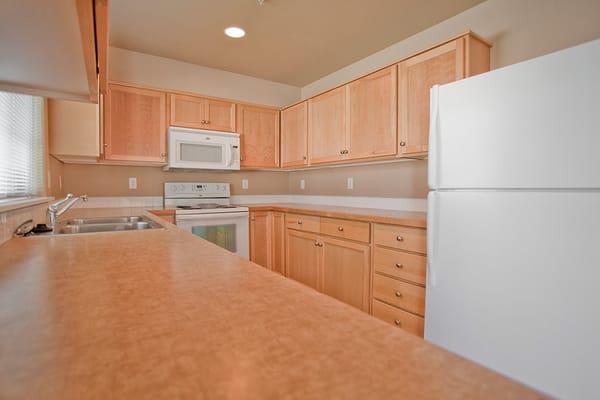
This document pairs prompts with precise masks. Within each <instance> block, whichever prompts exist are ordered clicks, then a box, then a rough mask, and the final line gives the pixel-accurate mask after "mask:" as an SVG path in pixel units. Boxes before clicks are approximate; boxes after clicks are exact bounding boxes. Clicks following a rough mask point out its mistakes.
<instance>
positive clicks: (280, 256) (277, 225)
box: [271, 211, 285, 275]
mask: <svg viewBox="0 0 600 400" xmlns="http://www.w3.org/2000/svg"><path fill="white" fill-rule="evenodd" d="M271 217H272V218H271V222H272V225H273V226H272V232H273V236H272V239H271V247H272V253H271V254H272V255H273V258H272V262H271V270H273V272H277V273H280V274H282V275H283V274H284V273H285V214H284V213H282V212H278V211H273V212H272V213H271Z"/></svg>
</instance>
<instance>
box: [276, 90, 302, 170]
mask: <svg viewBox="0 0 600 400" xmlns="http://www.w3.org/2000/svg"><path fill="white" fill-rule="evenodd" d="M307 136H308V103H307V102H304V103H300V104H297V105H295V106H293V107H290V108H288V109H285V110H283V111H282V112H281V166H282V167H298V166H303V165H306V164H307V163H308V154H307V150H308V149H307V146H308V143H307V140H308V137H307Z"/></svg>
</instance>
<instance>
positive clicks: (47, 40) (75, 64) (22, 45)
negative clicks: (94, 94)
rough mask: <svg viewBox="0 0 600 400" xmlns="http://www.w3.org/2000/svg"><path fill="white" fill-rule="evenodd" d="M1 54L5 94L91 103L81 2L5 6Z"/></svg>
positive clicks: (0, 15)
mask: <svg viewBox="0 0 600 400" xmlns="http://www.w3.org/2000/svg"><path fill="white" fill-rule="evenodd" d="M0 54H1V57H0V90H8V91H16V92H24V93H30V94H37V95H42V96H48V97H58V98H63V99H69V100H83V101H90V88H89V83H88V77H87V75H86V65H85V59H84V54H83V46H82V36H81V31H80V29H79V19H78V14H77V5H76V1H48V0H8V1H1V2H0Z"/></svg>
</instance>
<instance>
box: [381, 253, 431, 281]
mask: <svg viewBox="0 0 600 400" xmlns="http://www.w3.org/2000/svg"><path fill="white" fill-rule="evenodd" d="M373 268H374V269H375V272H380V273H382V274H386V275H391V276H394V277H396V278H400V279H406V280H407V281H411V282H414V283H418V284H419V285H425V274H426V271H427V257H425V256H420V255H417V254H410V253H405V252H403V251H399V250H392V249H385V248H383V247H375V253H374V256H373Z"/></svg>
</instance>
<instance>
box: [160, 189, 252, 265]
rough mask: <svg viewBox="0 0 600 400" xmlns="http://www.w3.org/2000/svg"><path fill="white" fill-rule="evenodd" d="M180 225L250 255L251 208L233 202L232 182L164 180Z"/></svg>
mask: <svg viewBox="0 0 600 400" xmlns="http://www.w3.org/2000/svg"><path fill="white" fill-rule="evenodd" d="M164 206H165V208H175V221H176V224H177V226H179V227H181V228H183V229H186V230H189V231H190V232H191V233H192V234H194V235H196V236H199V237H201V238H203V239H206V240H208V241H210V242H213V243H215V244H216V245H218V246H221V247H223V248H224V249H227V250H229V251H231V252H233V253H236V254H238V255H240V256H243V257H245V258H248V247H249V244H248V216H249V212H248V207H242V206H236V205H232V204H231V202H230V190H229V183H201V182H165V187H164Z"/></svg>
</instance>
